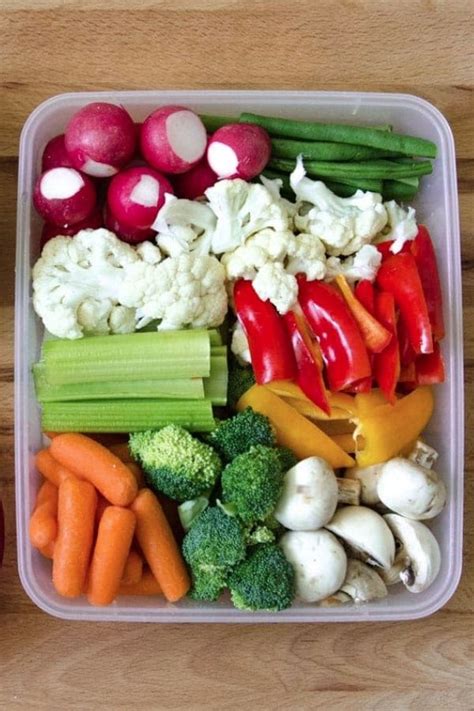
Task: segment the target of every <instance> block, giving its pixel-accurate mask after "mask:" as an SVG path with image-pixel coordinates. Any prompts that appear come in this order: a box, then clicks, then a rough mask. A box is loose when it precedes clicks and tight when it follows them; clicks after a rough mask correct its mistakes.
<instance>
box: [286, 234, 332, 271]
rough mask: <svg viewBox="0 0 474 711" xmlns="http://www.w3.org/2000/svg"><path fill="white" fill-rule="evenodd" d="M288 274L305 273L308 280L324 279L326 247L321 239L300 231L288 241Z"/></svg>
mask: <svg viewBox="0 0 474 711" xmlns="http://www.w3.org/2000/svg"><path fill="white" fill-rule="evenodd" d="M286 270H287V272H289V273H290V274H306V277H307V279H308V280H309V281H315V280H316V279H324V275H325V274H326V248H325V246H324V244H323V243H322V241H321V240H320V239H319V238H318V237H316V236H315V235H312V234H310V233H309V232H300V233H299V234H297V235H294V237H293V240H291V241H290V242H288V262H287V265H286Z"/></svg>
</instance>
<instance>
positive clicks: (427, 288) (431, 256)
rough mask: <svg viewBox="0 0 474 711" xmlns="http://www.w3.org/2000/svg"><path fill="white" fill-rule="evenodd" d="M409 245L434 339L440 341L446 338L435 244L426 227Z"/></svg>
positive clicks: (420, 229) (421, 228) (422, 228)
mask: <svg viewBox="0 0 474 711" xmlns="http://www.w3.org/2000/svg"><path fill="white" fill-rule="evenodd" d="M409 244H410V246H411V253H412V254H413V256H414V257H415V262H416V266H417V267H418V273H419V275H420V279H421V283H422V286H423V291H424V294H425V299H426V305H427V307H428V314H429V317H430V323H431V329H432V332H433V338H434V339H435V340H436V341H440V340H441V339H442V338H443V337H444V320H443V300H442V294H441V284H440V280H439V273H438V265H437V262H436V254H435V251H434V247H433V242H432V241H431V237H430V234H429V232H428V230H427V229H426V227H425V226H424V225H419V226H418V234H417V235H416V237H415V239H414V240H413V241H412V242H410V243H409Z"/></svg>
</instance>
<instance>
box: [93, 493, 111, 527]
mask: <svg viewBox="0 0 474 711" xmlns="http://www.w3.org/2000/svg"><path fill="white" fill-rule="evenodd" d="M107 506H110V504H109V502H108V501H107V499H105V498H104V497H103V496H102V494H98V496H97V506H96V508H95V525H96V527H98V525H99V523H100V519H101V518H102V514H103V513H104V511H105V509H106V508H107Z"/></svg>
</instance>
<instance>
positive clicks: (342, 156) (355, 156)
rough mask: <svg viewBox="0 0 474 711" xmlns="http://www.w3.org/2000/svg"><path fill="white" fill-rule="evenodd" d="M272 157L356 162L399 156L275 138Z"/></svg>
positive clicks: (372, 149) (351, 146) (391, 153)
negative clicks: (300, 156) (299, 157)
mask: <svg viewBox="0 0 474 711" xmlns="http://www.w3.org/2000/svg"><path fill="white" fill-rule="evenodd" d="M272 155H274V156H276V157H277V158H297V157H298V156H299V155H302V156H303V158H304V159H305V160H327V161H333V160H346V161H347V160H349V161H356V160H367V159H368V158H387V157H389V158H391V157H392V156H398V155H399V154H398V153H394V152H393V151H383V150H380V149H379V148H371V147H370V146H353V145H351V144H350V143H331V142H328V141H290V140H286V139H284V138H273V139H272Z"/></svg>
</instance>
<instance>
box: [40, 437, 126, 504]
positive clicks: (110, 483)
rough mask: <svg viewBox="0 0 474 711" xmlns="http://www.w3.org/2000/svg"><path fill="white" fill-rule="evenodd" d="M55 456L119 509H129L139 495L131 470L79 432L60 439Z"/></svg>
mask: <svg viewBox="0 0 474 711" xmlns="http://www.w3.org/2000/svg"><path fill="white" fill-rule="evenodd" d="M50 449H51V454H52V455H53V457H54V458H55V459H57V461H58V462H59V463H60V464H62V465H63V466H64V467H66V468H67V469H70V470H71V471H72V472H73V473H74V474H76V475H77V476H79V477H82V478H84V479H87V481H90V482H91V483H92V484H93V485H94V486H95V488H96V489H98V490H99V491H100V493H101V494H102V495H103V496H105V498H106V499H108V501H110V503H111V504H114V505H115V506H128V505H129V504H131V503H132V501H133V499H134V498H135V496H136V494H137V490H138V489H137V482H136V480H135V477H134V476H133V474H132V472H131V471H130V469H129V468H128V467H127V465H126V464H124V463H123V462H122V461H120V459H119V458H118V457H117V456H116V455H115V454H113V453H112V452H110V451H109V450H108V449H107V448H106V447H104V446H103V445H102V444H99V443H98V442H95V441H94V440H93V439H91V438H90V437H86V436H85V435H83V434H78V433H75V432H68V433H65V434H61V435H58V436H57V437H55V438H54V439H53V441H52V442H51V448H50Z"/></svg>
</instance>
